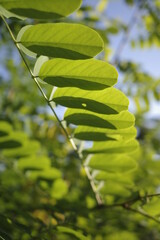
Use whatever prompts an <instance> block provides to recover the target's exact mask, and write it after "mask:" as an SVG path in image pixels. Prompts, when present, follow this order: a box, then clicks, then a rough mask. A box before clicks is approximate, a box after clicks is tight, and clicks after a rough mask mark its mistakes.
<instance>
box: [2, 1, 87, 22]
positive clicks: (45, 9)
mask: <svg viewBox="0 0 160 240" xmlns="http://www.w3.org/2000/svg"><path fill="white" fill-rule="evenodd" d="M81 2H82V1H81V0H65V1H64V0H34V1H33V0H27V1H26V0H0V5H1V6H2V7H3V8H5V9H6V10H8V11H10V12H12V13H13V14H16V15H19V16H23V17H27V18H35V19H52V20H53V19H57V18H62V17H66V16H68V15H69V14H70V13H72V12H74V11H75V10H76V9H77V8H79V6H80V4H81ZM13 16H15V15H13Z"/></svg>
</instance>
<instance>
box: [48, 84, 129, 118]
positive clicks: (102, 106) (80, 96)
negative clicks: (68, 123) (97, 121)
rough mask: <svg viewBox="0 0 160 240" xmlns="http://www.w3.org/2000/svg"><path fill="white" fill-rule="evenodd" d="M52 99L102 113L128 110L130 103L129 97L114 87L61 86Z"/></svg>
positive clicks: (69, 105) (73, 106)
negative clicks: (90, 89)
mask: <svg viewBox="0 0 160 240" xmlns="http://www.w3.org/2000/svg"><path fill="white" fill-rule="evenodd" d="M52 100H53V101H54V102H55V103H57V104H60V105H62V106H65V107H69V108H78V109H86V110H89V111H93V112H97V113H102V114H117V113H119V112H121V111H123V110H127V109H128V104H129V101H128V99H127V97H126V96H125V95H124V94H123V93H122V92H121V91H119V90H118V89H116V88H112V87H111V88H106V89H104V90H101V91H85V90H81V89H78V88H59V89H57V90H56V91H55V93H54V96H53V99H52Z"/></svg>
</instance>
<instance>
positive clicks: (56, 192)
mask: <svg viewBox="0 0 160 240" xmlns="http://www.w3.org/2000/svg"><path fill="white" fill-rule="evenodd" d="M67 192H68V186H67V183H66V182H65V181H64V180H63V179H57V180H55V181H54V183H53V185H52V189H51V195H52V197H53V198H55V199H61V198H63V197H64V196H65V195H66V194H67Z"/></svg>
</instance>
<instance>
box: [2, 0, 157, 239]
mask: <svg viewBox="0 0 160 240" xmlns="http://www.w3.org/2000/svg"><path fill="white" fill-rule="evenodd" d="M127 2H128V4H133V1H127ZM80 3H81V1H80V0H74V1H72V0H66V1H63V3H62V1H60V0H52V1H48V0H46V1H27V3H26V2H25V1H15V0H12V1H1V0H0V12H1V14H2V19H3V23H4V24H5V25H6V27H7V29H8V31H9V33H10V37H11V38H12V40H13V42H14V43H15V45H16V47H17V49H18V51H19V53H20V55H21V57H22V60H23V62H24V65H25V68H26V70H27V71H28V73H29V74H30V75H31V76H30V78H32V79H33V80H34V82H35V83H36V85H37V86H38V88H39V90H40V91H41V93H42V95H43V97H44V99H45V101H46V103H47V104H48V106H49V107H50V108H51V110H52V112H53V113H54V114H55V119H54V118H53V117H51V116H50V113H49V110H48V108H47V110H46V107H45V106H44V103H43V102H42V97H41V96H40V95H38V94H37V93H36V90H35V89H34V87H33V88H32V84H31V82H30V81H28V75H27V77H25V74H26V72H25V70H24V66H23V67H22V66H21V65H20V67H19V66H18V67H17V72H15V69H14V64H13V62H10V64H9V66H8V67H10V69H11V74H12V79H13V81H14V82H15V85H14V86H13V89H12V92H11V93H10V94H8V92H9V91H10V88H9V90H7V91H8V92H7V91H6V89H8V86H6V83H5V84H4V86H5V87H4V89H5V91H6V93H5V91H4V89H3V90H2V92H4V100H2V103H1V104H0V106H1V109H2V110H4V109H5V111H4V114H2V116H1V118H2V119H3V120H5V121H0V150H1V151H0V157H1V160H0V172H1V174H0V184H1V186H2V188H1V190H0V191H1V195H2V196H3V197H2V199H1V200H0V206H1V207H0V222H2V224H1V225H0V238H2V239H17V240H18V239H22V240H23V239H24V240H27V239H59V240H63V239H64V240H67V239H82V240H83V239H88V240H90V239H96V240H101V239H135V240H136V239H147V238H148V236H151V239H152V236H153V239H158V237H159V234H158V231H157V230H155V229H156V227H157V223H159V212H158V211H157V206H158V203H159V199H157V197H156V199H155V200H154V198H153V199H152V195H154V193H155V192H157V189H158V187H159V181H158V173H157V175H156V176H154V177H155V178H154V180H152V181H151V179H152V177H153V172H156V170H157V168H158V166H159V160H155V155H154V154H153V152H154V150H153V149H156V150H157V149H158V142H159V136H156V135H154V134H155V133H152V134H151V133H150V134H149V133H148V130H147V129H146V128H145V127H144V126H143V127H144V129H143V130H144V136H141V134H143V131H142V126H141V124H140V122H141V121H142V120H141V118H139V117H138V116H137V123H138V124H139V126H140V127H141V128H140V127H139V128H140V129H138V130H139V131H138V132H140V133H139V138H140V140H141V141H142V143H143V144H145V143H146V142H147V141H148V142H149V141H150V140H151V139H152V137H153V136H154V137H153V140H154V141H153V143H152V145H150V144H149V143H148V145H147V148H141V149H139V144H138V142H137V140H135V137H136V134H137V131H136V128H135V127H134V124H135V117H134V116H133V114H131V113H130V112H129V111H128V105H129V100H128V98H127V97H126V95H125V94H124V93H122V91H121V90H119V89H116V88H115V87H113V86H114V84H115V83H116V82H117V78H118V74H117V71H116V70H115V68H114V67H113V66H112V65H110V64H109V63H107V62H105V61H102V60H97V59H93V58H92V57H94V56H96V55H97V54H98V53H100V52H101V51H102V50H103V49H104V50H106V49H105V44H104V43H103V40H102V37H101V36H103V39H104V42H105V43H106V42H107V41H109V40H108V39H107V35H106V31H108V33H112V34H113V33H114V34H115V33H117V32H118V31H119V29H120V27H119V28H116V26H114V25H113V26H112V25H110V26H109V27H107V28H104V29H98V31H95V30H94V28H95V29H96V28H97V25H96V23H98V21H99V18H98V17H94V16H93V15H92V16H85V17H84V18H83V20H82V21H80V22H82V23H87V25H90V26H91V27H92V28H90V27H88V26H85V25H82V24H79V23H69V22H67V21H71V22H72V18H71V19H69V20H66V19H65V21H66V23H64V22H54V23H51V22H48V19H52V20H55V19H56V21H57V19H59V18H61V17H65V16H67V15H69V14H70V13H72V12H74V11H75V10H76V9H77V8H78V7H79V5H80ZM106 6H107V1H100V3H99V4H97V5H96V6H95V8H96V11H99V12H100V13H103V11H104V10H105V8H106ZM92 10H94V7H89V6H88V7H83V6H82V8H81V9H80V10H79V12H78V13H79V14H80V12H82V14H85V12H87V11H88V12H92ZM13 16H14V17H17V18H19V19H22V18H23V17H26V18H32V19H29V20H28V19H26V20H25V21H24V22H18V21H17V20H13V22H12V20H11V19H10V20H9V21H8V23H10V22H11V24H12V23H13V26H15V27H13V30H14V31H15V34H17V32H18V34H17V38H15V37H14V34H13V33H12V31H11V28H10V27H9V25H8V23H7V22H6V20H5V18H4V17H13ZM35 19H36V21H35ZM37 19H39V20H37ZM41 20H42V22H43V23H41ZM59 21H61V20H59ZM45 22H46V23H45ZM73 22H75V21H73ZM28 23H29V24H30V23H32V24H33V25H27V24H28ZM94 24H95V25H94ZM22 25H23V27H22V28H21V26H22ZM121 27H122V26H121ZM20 28H21V30H20V31H19V29H20ZM123 29H125V27H123ZM98 32H99V34H98ZM100 35H101V36H100ZM7 36H8V35H7ZM8 41H10V40H8ZM8 43H9V42H7V45H8ZM25 54H26V55H27V56H25ZM31 57H33V58H31ZM102 57H105V58H106V55H105V54H103V53H102ZM97 58H99V59H100V58H101V56H100V55H99V56H97ZM118 67H119V69H121V71H124V72H126V73H127V71H128V73H129V74H130V72H132V71H133V70H134V73H135V75H134V77H133V80H132V79H131V81H132V83H133V84H134V83H135V82H136V81H138V84H137V86H138V87H137V88H139V86H140V90H139V91H143V89H142V86H143V84H144V83H146V75H145V74H143V73H141V72H140V71H138V69H137V68H136V66H135V65H134V64H133V65H129V66H128V65H127V66H126V65H125V64H124V65H123V64H122V65H120V64H119V65H118ZM32 69H34V70H33V71H32ZM19 71H21V73H20V79H21V78H22V77H24V83H23V79H22V85H21V83H20V81H19V80H18V81H17V73H18V72H19ZM23 71H24V72H23ZM28 73H27V74H28ZM15 79H16V80H15ZM147 80H149V81H148V82H149V84H148V83H147V84H148V85H149V86H152V84H153V82H152V79H151V78H150V77H148V78H147ZM125 81H128V78H127V77H126V79H125ZM156 83H157V82H156ZM153 85H154V86H153V89H154V91H156V90H157V86H158V85H157V84H155V83H154V84H153ZM15 86H16V87H17V88H18V89H21V88H22V89H21V90H22V91H17V89H16V88H15V89H14V87H15ZM20 86H21V88H20ZM22 86H24V87H22ZM126 86H127V83H126ZM127 90H128V95H131V96H134V99H137V100H136V102H137V106H138V101H139V98H138V97H137V95H136V94H135V95H134V93H133V94H132V89H131V87H130V85H129V87H128V89H127ZM147 91H148V89H147ZM17 92H18V94H17ZM19 92H20V94H22V97H21V96H20V99H18V96H17V95H19ZM22 92H23V93H22ZM143 93H144V92H143ZM138 94H139V93H138ZM13 96H14V97H15V96H16V97H17V102H16V101H15V102H14V101H13V99H14V97H13ZM48 96H49V97H48ZM144 96H145V97H146V95H145V93H144V94H143V97H144ZM28 98H30V101H29V104H27V101H28V100H27V99H28ZM157 99H158V98H157ZM12 102H14V104H13V105H12V106H11V104H10V103H12ZM24 102H25V105H24ZM145 102H146V103H148V104H149V98H148V97H146V98H145ZM40 105H41V106H42V107H41V108H39V106H40ZM59 105H61V106H63V107H65V108H66V107H67V109H65V113H64V114H63V113H62V114H61V115H63V116H62V117H61V118H62V119H60V118H59V116H58V114H57V113H56V110H57V106H58V111H60V110H59V109H61V108H59ZM58 111H57V112H58ZM63 112H64V111H63ZM140 112H141V108H139V113H140ZM6 119H7V120H8V122H10V123H12V124H13V128H12V127H11V124H9V123H7V122H6ZM56 120H58V122H59V124H60V127H61V128H62V130H63V131H64V132H65V133H66V136H63V135H62V134H61V133H60V131H59V129H60V127H57V126H56V124H57V122H56ZM24 129H25V131H27V132H28V135H30V138H29V137H28V135H26V134H24V133H23V130H24ZM157 129H158V128H157ZM151 135H153V136H151ZM67 139H69V140H70V143H71V144H72V149H71V146H69V145H68V142H67ZM81 140H83V141H85V142H83V141H81ZM88 141H92V143H91V142H88ZM88 144H89V147H88ZM91 144H92V146H91ZM142 146H143V145H142ZM158 151H159V150H157V152H158ZM148 153H149V154H148ZM143 158H144V159H143ZM146 166H149V168H147V169H146ZM86 178H88V180H89V182H90V185H89V183H88V182H87V179H86ZM11 196H12V197H11ZM132 205H133V207H132ZM15 206H19V208H18V207H15ZM112 207H113V208H114V207H117V209H112ZM102 211H103V212H102ZM126 211H128V212H127V213H126ZM134 214H135V215H134ZM144 217H147V218H148V222H147V221H146V220H144ZM153 220H154V221H155V222H154V221H153ZM139 226H141V228H144V229H145V231H140V230H139ZM158 229H159V227H158ZM148 233H149V235H148ZM157 236H158V237H157Z"/></svg>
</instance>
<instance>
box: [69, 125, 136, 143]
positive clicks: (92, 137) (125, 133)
mask: <svg viewBox="0 0 160 240" xmlns="http://www.w3.org/2000/svg"><path fill="white" fill-rule="evenodd" d="M136 135H137V130H136V128H135V127H130V128H126V129H106V128H96V127H89V126H87V127H86V126H78V127H77V128H76V129H75V131H74V135H73V136H74V137H75V138H78V139H80V140H89V141H105V140H109V139H110V140H111V139H115V140H129V139H132V138H135V137H136Z"/></svg>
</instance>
